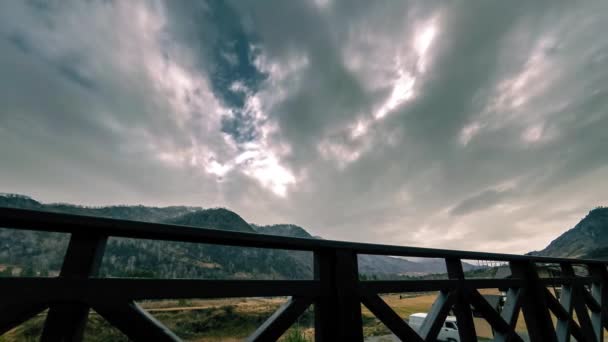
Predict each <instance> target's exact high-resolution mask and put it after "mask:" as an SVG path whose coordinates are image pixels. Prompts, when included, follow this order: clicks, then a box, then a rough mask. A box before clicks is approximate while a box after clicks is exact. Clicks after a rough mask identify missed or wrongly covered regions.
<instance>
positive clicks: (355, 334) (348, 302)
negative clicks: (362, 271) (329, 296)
mask: <svg viewBox="0 0 608 342" xmlns="http://www.w3.org/2000/svg"><path fill="white" fill-rule="evenodd" d="M358 268H359V267H358V263H357V254H356V253H355V252H353V251H351V250H343V249H339V250H337V251H336V266H335V268H334V272H335V273H334V279H335V280H334V284H335V295H336V296H337V304H338V307H337V311H338V312H337V314H338V317H337V320H338V326H337V327H336V328H337V333H338V341H352V342H359V341H361V342H363V319H362V317H361V301H360V300H359V293H358V283H359V269H358Z"/></svg>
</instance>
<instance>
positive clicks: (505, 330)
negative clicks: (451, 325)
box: [458, 290, 523, 342]
mask: <svg viewBox="0 0 608 342" xmlns="http://www.w3.org/2000/svg"><path fill="white" fill-rule="evenodd" d="M468 296H469V299H470V301H471V304H472V305H473V307H475V309H476V310H477V311H479V312H480V313H481V315H482V316H483V318H485V319H486V321H487V322H488V324H490V326H491V327H492V328H494V330H495V332H496V334H497V335H501V336H502V337H501V338H500V339H498V340H502V341H507V340H511V341H519V342H523V340H522V339H521V337H520V336H519V335H517V333H516V332H515V326H514V325H511V324H510V323H509V322H510V321H507V320H505V318H504V317H502V316H501V315H500V314H499V313H498V312H497V311H496V310H495V309H494V308H493V307H492V305H490V303H488V301H487V300H486V299H485V298H484V297H483V296H482V295H481V294H480V293H479V291H477V290H470V291H469V294H468ZM458 328H460V325H458Z"/></svg>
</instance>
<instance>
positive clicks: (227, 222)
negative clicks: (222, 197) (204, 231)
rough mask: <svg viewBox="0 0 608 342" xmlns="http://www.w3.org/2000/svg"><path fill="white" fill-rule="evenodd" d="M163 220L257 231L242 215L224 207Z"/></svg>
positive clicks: (165, 221) (248, 231)
mask: <svg viewBox="0 0 608 342" xmlns="http://www.w3.org/2000/svg"><path fill="white" fill-rule="evenodd" d="M163 222H164V223H170V224H178V225H183V226H193V227H201V228H214V229H221V230H230V231H234V232H244V233H255V232H256V231H255V230H254V229H253V228H251V226H250V225H249V223H247V222H245V220H243V218H242V217H240V216H239V215H237V214H236V213H235V212H232V211H230V210H228V209H224V208H215V209H203V210H196V211H193V212H190V213H186V214H183V215H181V216H177V217H173V218H169V219H165V220H163Z"/></svg>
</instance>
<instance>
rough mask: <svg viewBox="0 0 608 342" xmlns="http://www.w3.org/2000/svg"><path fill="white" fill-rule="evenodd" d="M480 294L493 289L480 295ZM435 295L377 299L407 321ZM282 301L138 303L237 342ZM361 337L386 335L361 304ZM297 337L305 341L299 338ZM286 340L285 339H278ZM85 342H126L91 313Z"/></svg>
mask: <svg viewBox="0 0 608 342" xmlns="http://www.w3.org/2000/svg"><path fill="white" fill-rule="evenodd" d="M484 293H486V294H493V293H497V292H496V291H494V292H492V291H484ZM436 296H437V293H416V294H408V295H407V296H406V295H403V296H400V295H399V294H390V295H386V296H383V299H384V300H385V301H386V303H387V304H388V305H390V306H391V307H392V308H393V309H394V310H395V312H397V314H399V316H400V317H403V318H407V317H409V315H411V314H413V313H416V312H428V311H429V310H430V308H431V305H432V304H433V302H434V300H435V298H436ZM285 300H286V298H235V299H216V300H179V301H175V300H163V301H145V302H141V303H140V305H141V306H142V307H144V308H145V309H146V310H148V311H149V312H150V313H151V314H152V315H153V316H154V317H156V319H158V320H159V321H161V322H162V323H163V324H165V325H166V326H167V327H168V328H170V329H171V330H172V331H174V332H175V333H176V334H177V335H178V336H180V337H181V338H183V339H184V340H187V341H198V342H212V341H213V342H215V341H228V342H233V341H242V340H243V339H244V338H245V337H246V336H248V335H249V334H251V333H252V332H253V331H254V330H255V329H256V328H257V327H258V326H259V325H261V324H262V323H263V322H264V321H265V320H266V318H268V317H269V316H270V315H271V314H272V313H273V312H274V311H275V310H276V309H277V308H278V307H279V306H280V305H281V304H282V303H284V302H285ZM362 315H363V322H364V334H365V336H380V335H387V334H390V331H389V330H388V329H387V328H386V327H385V326H384V325H383V324H382V323H381V322H380V321H379V320H378V319H376V318H375V317H374V316H373V314H372V313H371V312H370V311H369V310H367V308H365V306H362ZM44 318H45V314H40V315H38V316H37V317H35V318H33V319H32V320H30V321H28V322H26V323H25V324H23V325H21V326H19V327H17V328H16V329H14V330H12V331H11V332H9V333H7V334H5V335H4V336H2V337H0V342H14V341H15V342H16V341H25V342H28V341H37V340H38V337H39V335H40V332H41V329H42V324H43V321H44ZM312 326H313V312H312V309H309V310H308V311H307V312H306V313H305V314H304V315H303V316H302V317H301V318H300V319H299V320H298V323H297V324H296V327H295V329H292V330H290V331H289V332H288V335H290V339H289V341H302V340H306V338H308V340H310V341H312V336H313V334H314V331H313V329H312ZM475 327H476V331H477V334H478V336H480V337H484V338H491V337H492V330H491V328H490V326H489V325H488V324H487V322H485V320H483V319H480V318H475ZM517 330H518V331H525V330H526V329H525V324H524V322H523V319H521V317H520V319H519V320H518V324H517ZM302 337H305V338H304V339H303V338H302ZM283 340H284V341H287V340H288V339H287V336H285V338H284V339H283ZM85 341H87V342H101V341H127V338H126V337H125V336H123V335H122V334H121V333H120V332H118V331H117V330H115V329H114V328H112V327H111V326H110V325H109V324H108V323H107V322H105V320H104V319H103V318H102V317H100V316H99V315H97V314H96V313H94V312H92V313H91V314H90V319H89V323H88V324H87V327H86V332H85Z"/></svg>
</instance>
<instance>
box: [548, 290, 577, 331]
mask: <svg viewBox="0 0 608 342" xmlns="http://www.w3.org/2000/svg"><path fill="white" fill-rule="evenodd" d="M545 291H546V294H545V298H546V300H547V307H548V308H549V310H551V312H553V314H554V315H555V317H556V318H557V319H558V320H568V324H569V326H568V331H570V333H571V334H572V336H574V338H576V339H577V340H578V341H584V335H583V332H582V330H581V327H580V326H579V325H578V324H576V322H575V321H574V319H573V318H572V314H571V313H570V314H568V311H566V309H565V308H564V307H563V306H562V305H561V304H560V302H559V301H558V300H557V299H556V298H555V297H553V295H551V293H550V292H549V290H548V289H547V288H545Z"/></svg>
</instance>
